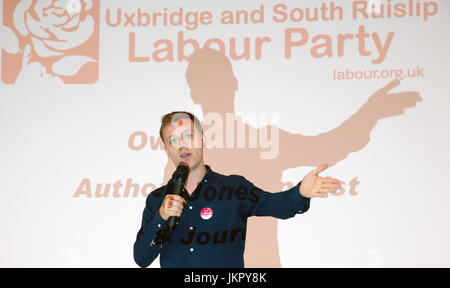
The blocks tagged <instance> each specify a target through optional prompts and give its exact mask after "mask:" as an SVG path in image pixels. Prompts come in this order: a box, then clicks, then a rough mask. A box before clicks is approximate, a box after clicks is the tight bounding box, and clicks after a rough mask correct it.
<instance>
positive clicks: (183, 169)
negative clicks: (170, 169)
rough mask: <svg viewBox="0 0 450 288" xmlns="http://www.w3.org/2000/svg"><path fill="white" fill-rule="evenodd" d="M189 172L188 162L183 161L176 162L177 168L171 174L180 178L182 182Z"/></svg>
mask: <svg viewBox="0 0 450 288" xmlns="http://www.w3.org/2000/svg"><path fill="white" fill-rule="evenodd" d="M189 172H190V169H189V164H187V163H185V162H180V164H178V167H177V170H175V173H174V174H173V177H174V178H181V179H182V180H183V182H185V181H186V178H187V177H188V175H189Z"/></svg>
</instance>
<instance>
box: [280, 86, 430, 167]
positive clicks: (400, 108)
mask: <svg viewBox="0 0 450 288" xmlns="http://www.w3.org/2000/svg"><path fill="white" fill-rule="evenodd" d="M399 84H400V81H399V80H394V81H391V82H390V83H388V84H387V85H386V86H385V87H383V88H381V89H380V90H378V91H376V92H375V93H374V94H373V95H372V96H371V97H370V98H369V99H368V100H367V102H366V103H365V104H364V105H363V106H362V107H361V108H360V109H359V110H358V111H357V112H356V113H355V114H353V115H352V116H351V117H350V118H349V119H347V120H346V121H345V122H343V123H342V124H341V125H340V126H338V127H336V128H335V129H333V130H330V131H327V132H325V133H322V134H319V135H317V136H304V135H301V134H292V133H289V132H286V131H283V130H280V154H279V155H280V161H281V163H282V165H283V166H284V167H285V169H288V168H294V167H299V166H318V165H320V164H322V163H328V164H329V166H333V165H335V164H336V163H337V162H339V161H341V160H343V159H345V158H346V157H347V155H348V154H350V153H351V152H357V151H359V150H361V149H362V148H364V147H365V146H366V145H367V144H368V143H369V140H370V133H371V131H372V130H373V128H374V127H375V126H376V124H377V122H378V120H380V119H383V118H389V117H394V116H398V115H401V114H404V113H405V109H407V108H411V107H415V106H416V104H417V102H420V101H422V98H421V97H420V95H419V93H418V92H415V91H407V92H399V93H389V91H390V90H392V89H393V88H395V87H397V86H398V85H399Z"/></svg>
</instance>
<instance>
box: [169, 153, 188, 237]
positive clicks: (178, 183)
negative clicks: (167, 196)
mask: <svg viewBox="0 0 450 288" xmlns="http://www.w3.org/2000/svg"><path fill="white" fill-rule="evenodd" d="M188 175H189V165H188V164H187V163H185V162H180V164H179V165H178V167H177V170H175V172H174V173H173V175H172V179H173V191H172V194H175V195H181V191H183V187H184V185H185V184H186V179H187V177H188ZM168 221H169V222H168V223H167V224H168V227H169V230H173V229H175V227H176V226H177V224H178V217H177V216H170V217H169V219H168Z"/></svg>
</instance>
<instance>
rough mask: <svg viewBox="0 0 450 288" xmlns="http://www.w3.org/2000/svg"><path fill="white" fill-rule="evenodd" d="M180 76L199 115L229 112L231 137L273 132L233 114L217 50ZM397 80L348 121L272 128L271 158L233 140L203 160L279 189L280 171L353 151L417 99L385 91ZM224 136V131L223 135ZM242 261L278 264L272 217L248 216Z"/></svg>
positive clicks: (227, 72) (231, 91)
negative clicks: (321, 127) (314, 127)
mask: <svg viewBox="0 0 450 288" xmlns="http://www.w3.org/2000/svg"><path fill="white" fill-rule="evenodd" d="M186 79H187V82H188V85H189V87H190V90H191V98H192V100H193V101H194V103H196V104H201V107H202V111H203V115H208V114H209V113H217V114H219V115H221V116H222V119H224V120H223V121H224V123H225V119H227V113H228V117H230V114H231V115H232V116H233V120H232V122H233V125H235V129H234V131H235V132H234V133H235V134H234V139H233V141H236V139H237V137H238V136H237V133H238V131H237V129H236V127H238V126H239V125H241V127H245V131H246V135H259V133H260V132H261V131H262V129H266V131H273V130H271V129H270V128H273V127H261V128H255V127H253V126H251V125H249V124H247V123H244V122H243V120H242V118H241V117H239V116H235V114H234V111H235V109H234V100H235V92H236V91H237V90H238V80H237V79H236V77H235V76H234V73H233V69H232V66H231V63H230V61H229V59H228V58H227V57H226V56H225V55H224V54H223V53H221V52H219V51H217V50H213V49H206V48H205V49H201V50H198V51H196V52H195V53H194V54H192V55H191V57H190V59H189V66H188V68H187V71H186ZM399 83H400V81H398V80H394V81H392V82H390V83H388V84H387V85H386V86H385V87H383V88H381V89H380V90H378V91H376V92H375V93H374V94H373V95H372V96H371V97H370V99H369V100H368V101H367V102H366V103H365V104H364V105H363V106H362V107H361V108H360V109H359V110H358V111H357V112H356V113H355V114H354V115H352V116H351V117H350V118H349V119H348V120H346V121H344V122H343V123H342V124H341V125H339V126H338V127H336V128H335V129H333V130H331V131H327V132H325V133H322V134H320V135H317V136H304V135H301V134H299V133H295V134H293V133H290V132H287V131H284V130H282V129H279V128H278V127H276V129H277V133H279V153H278V156H277V157H275V158H273V159H261V152H262V150H264V149H261V148H248V145H246V146H245V147H244V148H236V145H235V146H234V147H233V148H227V147H226V145H224V147H223V148H217V147H214V148H205V149H204V150H203V151H204V159H205V163H207V164H209V165H211V168H212V169H213V170H214V171H216V172H218V173H221V174H225V175H229V174H239V175H242V176H244V177H246V178H247V179H248V180H249V181H251V182H252V183H254V184H255V185H256V186H257V187H259V188H261V189H263V190H265V191H269V192H279V191H282V190H283V186H284V185H283V183H282V181H281V179H282V174H283V171H284V170H286V169H289V168H295V167H300V166H318V165H320V164H322V163H328V164H329V166H330V167H331V166H333V165H335V164H336V163H337V162H339V161H341V160H343V159H345V158H346V157H347V155H348V154H349V153H351V152H356V151H359V150H361V149H362V148H364V147H365V146H366V145H367V144H368V143H369V140H370V133H371V131H372V129H373V128H374V127H375V125H376V123H377V122H378V120H380V119H383V118H387V117H393V116H396V115H401V114H403V113H404V111H405V109H406V108H410V107H414V106H415V105H416V103H417V102H418V101H421V97H420V96H419V93H417V92H400V93H389V91H390V90H391V89H393V88H394V87H396V86H398V85H399ZM299 92H301V91H299ZM319 117H320V116H319ZM230 122H231V121H230ZM227 124H228V123H227ZM203 128H204V133H207V130H208V128H209V127H208V126H205V125H204V127H203ZM252 133H254V134H252ZM225 136H226V133H225V130H224V138H225ZM246 140H248V139H246ZM223 142H224V143H225V142H226V140H225V139H224V141H223ZM175 168H176V167H174V165H173V163H172V162H171V161H168V163H167V165H166V169H165V174H164V183H165V182H167V181H168V180H169V179H170V177H171V175H172V173H173V171H174V170H175ZM300 180H301V179H299V181H300ZM294 184H296V183H294ZM244 263H245V267H281V263H280V256H279V249H278V239H277V219H275V218H272V217H251V218H249V219H248V224H247V237H246V245H245V253H244Z"/></svg>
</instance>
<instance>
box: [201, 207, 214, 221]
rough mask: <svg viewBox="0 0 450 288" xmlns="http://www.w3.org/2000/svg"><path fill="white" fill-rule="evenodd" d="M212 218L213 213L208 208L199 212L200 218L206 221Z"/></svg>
mask: <svg viewBox="0 0 450 288" xmlns="http://www.w3.org/2000/svg"><path fill="white" fill-rule="evenodd" d="M212 216H213V211H212V209H211V208H209V207H205V208H203V209H202V211H200V217H202V219H205V220H208V219H209V218H211V217H212Z"/></svg>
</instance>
